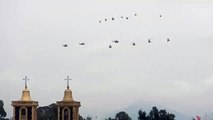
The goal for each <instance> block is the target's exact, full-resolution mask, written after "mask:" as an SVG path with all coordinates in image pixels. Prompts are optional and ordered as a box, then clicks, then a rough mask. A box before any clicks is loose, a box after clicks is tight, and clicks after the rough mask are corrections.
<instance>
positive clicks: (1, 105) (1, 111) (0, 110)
mask: <svg viewBox="0 0 213 120" xmlns="http://www.w3.org/2000/svg"><path fill="white" fill-rule="evenodd" d="M6 116H7V113H6V112H5V110H4V102H3V100H0V120H3V119H4V118H5V117H6Z"/></svg>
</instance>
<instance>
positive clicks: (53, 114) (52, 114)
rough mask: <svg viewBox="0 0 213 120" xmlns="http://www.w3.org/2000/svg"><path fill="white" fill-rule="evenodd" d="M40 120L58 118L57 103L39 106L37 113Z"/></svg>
mask: <svg viewBox="0 0 213 120" xmlns="http://www.w3.org/2000/svg"><path fill="white" fill-rule="evenodd" d="M37 118H38V120H48V119H50V120H57V106H56V104H55V103H52V104H50V105H49V106H43V107H39V108H38V114H37Z"/></svg>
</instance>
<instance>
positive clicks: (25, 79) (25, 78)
mask: <svg viewBox="0 0 213 120" xmlns="http://www.w3.org/2000/svg"><path fill="white" fill-rule="evenodd" d="M23 80H24V81H25V88H27V81H28V80H30V79H27V76H25V77H24V79H23Z"/></svg>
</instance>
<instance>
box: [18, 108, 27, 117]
mask: <svg viewBox="0 0 213 120" xmlns="http://www.w3.org/2000/svg"><path fill="white" fill-rule="evenodd" d="M19 115H20V120H27V108H26V107H22V108H20V114H19Z"/></svg>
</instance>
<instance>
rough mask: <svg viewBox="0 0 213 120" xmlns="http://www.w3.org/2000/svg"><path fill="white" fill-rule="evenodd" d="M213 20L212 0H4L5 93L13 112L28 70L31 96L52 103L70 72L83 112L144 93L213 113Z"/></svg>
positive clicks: (97, 111) (107, 109)
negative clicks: (149, 40)
mask: <svg viewBox="0 0 213 120" xmlns="http://www.w3.org/2000/svg"><path fill="white" fill-rule="evenodd" d="M134 14H137V16H135V15H134ZM160 15H162V17H160ZM121 16H123V17H124V18H123V19H122V18H121ZM112 17H113V18H115V20H114V21H112V20H111V19H112ZM125 17H128V18H129V19H128V20H126V19H125ZM104 19H107V21H104ZM100 20H101V23H99V21H100ZM212 21H213V2H212V1H210V0H90V1H89V0H78V1H76V0H61V1H57V0H45V1H44V0H34V1H27V0H0V85H1V87H0V99H2V100H3V101H4V104H5V106H4V107H5V109H6V112H7V113H8V117H10V116H12V106H11V101H12V100H20V99H21V93H22V90H23V89H24V81H23V80H22V79H23V78H24V77H25V76H28V78H29V79H30V81H28V88H29V90H30V92H31V93H30V94H31V98H32V99H33V100H36V101H39V105H40V106H45V105H49V104H51V103H55V102H56V101H60V100H62V98H63V94H64V93H63V92H64V90H65V89H66V81H64V79H65V78H66V76H70V78H71V79H72V81H70V88H71V90H72V92H73V98H74V100H76V101H80V102H81V105H82V106H81V107H80V114H81V115H83V116H87V115H97V116H103V115H104V114H107V113H111V112H112V111H115V110H119V109H122V108H124V107H126V106H128V105H131V104H133V103H136V102H138V101H147V102H150V103H153V104H154V103H155V104H158V105H161V106H165V107H166V108H169V109H173V110H177V111H179V112H182V113H184V114H187V115H196V114H205V113H212V112H213V111H212V107H213V102H212V101H213V94H212V93H213V62H212V61H213V55H212V51H213V47H212V46H213V34H212V31H213V22H212ZM167 38H169V39H170V42H167V41H166V40H167ZM148 39H151V41H152V42H151V43H148V42H147V40H148ZM113 40H119V43H118V44H115V43H113V42H112V41H113ZM81 42H84V43H85V45H84V46H80V45H79V43H81ZM133 42H135V43H136V45H135V46H132V43H133ZM64 44H67V45H68V47H66V48H65V47H63V46H62V45H64ZM109 45H112V48H111V49H110V48H108V46H109ZM150 109H151V108H150ZM136 112H137V111H136Z"/></svg>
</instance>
